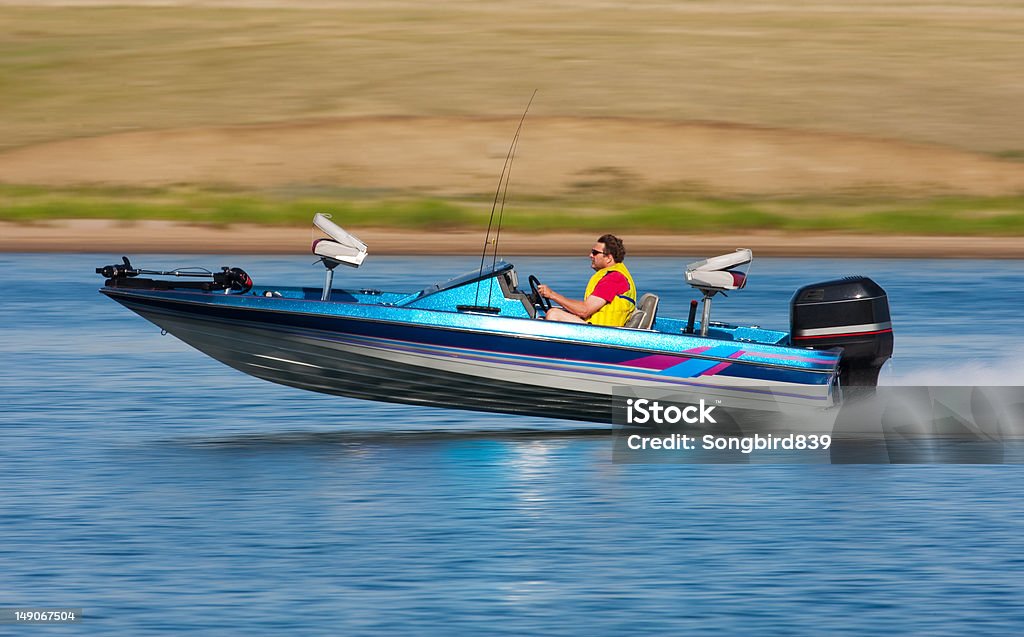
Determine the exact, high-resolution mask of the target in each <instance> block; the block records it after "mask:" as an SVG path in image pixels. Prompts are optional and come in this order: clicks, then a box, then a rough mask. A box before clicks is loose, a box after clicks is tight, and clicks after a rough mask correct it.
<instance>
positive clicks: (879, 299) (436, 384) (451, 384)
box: [96, 214, 893, 422]
mask: <svg viewBox="0 0 1024 637" xmlns="http://www.w3.org/2000/svg"><path fill="white" fill-rule="evenodd" d="M314 224H315V225H316V226H317V227H318V228H320V229H321V230H322V231H323V232H324V233H325V234H326V235H327V237H325V238H323V239H318V240H317V241H316V242H314V244H313V252H314V254H315V255H317V256H318V257H320V259H321V262H322V263H323V265H324V266H325V267H326V274H325V283H324V285H323V287H317V288H313V287H279V286H257V285H254V284H253V281H252V279H251V278H250V277H249V275H248V274H247V273H246V272H245V271H243V270H241V269H240V268H226V267H225V268H222V269H221V271H219V272H213V273H209V272H204V273H197V272H195V271H189V270H173V271H153V270H143V269H137V268H135V267H133V266H132V264H131V262H130V261H129V260H128V258H127V257H125V258H123V262H122V263H119V264H116V265H108V266H104V267H100V268H97V269H96V272H97V273H98V274H101V275H103V276H104V277H105V279H106V281H105V283H104V286H103V287H102V288H101V289H100V292H102V293H103V294H105V295H106V296H108V297H110V298H112V299H114V300H115V301H117V302H118V303H120V304H122V305H124V306H125V307H127V308H128V309H130V310H132V311H133V312H135V313H137V314H139V315H140V316H142V317H143V318H145V319H147V320H149V321H151V322H153V323H155V324H156V325H157V326H158V327H160V328H162V329H163V330H165V331H166V332H168V333H170V334H172V335H174V336H175V337H177V338H179V339H181V340H182V341H184V342H185V343H187V344H189V345H191V346H192V347H194V348H196V349H198V350H199V351H201V352H203V353H205V354H207V355H208V356H211V357H213V358H215V359H216V360H218V361H221V362H222V363H225V364H226V365H229V366H231V367H233V368H235V369H237V370H239V371H242V372H244V373H246V374H250V375H252V376H255V377H257V378H262V379H264V380H268V381H271V382H275V383H280V384H282V385H288V386H291V387H297V388H300V389H306V390H311V391H316V392H323V393H328V394H336V395H341V396H348V397H352V398H361V399H366V400H376V401H386V402H394V403H405V404H415V405H430V406H434V407H443V408H452V409H467V410H476V411H487V412H501V413H510V414H525V415H532V416H548V417H555V418H568V419H575V420H585V421H594V422H611V421H614V420H615V418H614V417H613V402H614V401H613V398H615V397H616V396H618V397H623V396H629V395H639V393H640V392H648V393H649V392H664V393H666V394H668V393H672V394H673V395H678V393H679V392H685V393H687V394H688V395H692V396H694V397H698V396H699V397H700V398H701V399H704V400H707V401H716V402H717V403H718V404H722V402H723V401H727V402H728V404H731V405H734V406H737V407H738V408H742V409H760V408H767V409H773V408H775V406H777V405H779V404H788V403H792V404H797V405H802V406H811V407H813V408H822V409H827V408H830V407H834V406H836V405H837V404H838V403H839V402H840V401H841V400H842V393H843V390H844V389H845V388H849V387H858V386H859V387H873V386H874V385H875V384H876V383H877V378H878V371H879V369H880V368H881V366H882V364H883V363H885V361H886V360H887V359H888V358H889V357H890V356H891V354H892V346H893V334H892V325H891V322H890V316H889V305H888V300H887V297H886V294H885V291H884V290H883V289H882V288H881V287H879V286H878V285H877V284H876V283H875V282H874V281H872V280H871V279H868V278H866V277H848V278H844V279H839V280H834V281H826V282H821V283H814V284H811V285H807V286H804V287H802V288H800V289H799V290H797V291H796V293H795V294H794V296H793V298H792V301H791V316H790V331H789V332H784V331H775V330H769V329H761V328H759V327H744V326H737V325H727V324H722V323H717V322H713V321H711V307H712V299H713V297H715V295H717V294H719V293H721V292H727V291H733V290H739V289H742V288H744V287H745V286H746V284H747V277H746V275H745V274H744V273H743V271H741V270H740V269H739V268H741V267H743V266H745V265H746V264H749V263H750V262H751V260H752V254H751V251H750V250H746V249H739V250H736V251H734V252H732V253H728V254H724V255H721V256H718V257H713V258H709V259H705V260H703V261H698V262H696V263H692V264H690V265H689V266H687V269H686V271H685V278H686V281H687V283H688V284H689V285H691V286H693V287H694V288H695V289H696V290H698V291H699V292H700V293H701V295H702V296H703V307H702V308H701V312H700V317H699V318H698V317H697V310H698V302H697V301H696V300H694V301H692V302H691V305H690V313H689V316H688V317H686V318H671V317H666V316H662V315H660V314H658V301H659V299H658V297H657V295H654V294H645V295H643V297H641V298H640V299H638V300H637V305H636V310H635V311H634V312H633V314H632V315H631V316H630V318H629V320H628V322H627V323H626V325H625V326H624V327H605V326H596V325H586V324H582V325H580V324H570V323H557V322H553V321H545V320H543V315H544V312H545V310H546V309H547V308H548V306H547V305H546V299H544V298H543V297H541V295H540V294H539V293H538V292H537V287H538V285H539V281H538V280H537V278H536V277H534V276H529V277H528V284H527V285H526V286H525V287H524V286H522V285H521V283H520V279H519V275H518V273H517V272H516V270H515V268H514V267H513V265H512V264H511V263H507V262H505V261H498V260H495V261H494V262H493V263H491V264H490V266H489V267H483V266H481V268H479V269H476V270H473V271H472V272H468V273H466V274H463V275H461V276H456V277H454V278H452V279H449V280H447V281H442V282H439V283H434V284H431V285H427V286H426V287H423V288H421V289H418V290H413V291H408V292H392V291H382V290H377V289H339V288H335V287H334V286H333V276H334V271H335V268H336V267H337V266H339V265H346V266H351V267H359V266H360V265H361V264H362V263H363V260H364V259H365V257H366V255H367V246H366V245H365V244H364V243H362V242H361V241H359V239H357V238H356V237H355V236H353V235H352V234H350V233H348V232H346V231H345V230H344V229H343V228H341V227H339V226H338V225H336V224H334V223H333V222H332V221H331V220H330V219H329V218H328V216H326V215H321V214H318V215H316V217H315V218H314ZM187 277H202V278H204V279H206V280H188V279H187Z"/></svg>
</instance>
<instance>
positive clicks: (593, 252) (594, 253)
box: [590, 250, 608, 257]
mask: <svg viewBox="0 0 1024 637" xmlns="http://www.w3.org/2000/svg"><path fill="white" fill-rule="evenodd" d="M599 254H608V253H607V252H601V251H600V250H591V251H590V256H592V257H596V256H597V255H599Z"/></svg>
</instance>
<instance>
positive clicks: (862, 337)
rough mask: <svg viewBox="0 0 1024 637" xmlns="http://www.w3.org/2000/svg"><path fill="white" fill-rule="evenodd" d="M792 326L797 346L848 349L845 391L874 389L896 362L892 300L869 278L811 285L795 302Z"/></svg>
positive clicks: (842, 374)
mask: <svg viewBox="0 0 1024 637" xmlns="http://www.w3.org/2000/svg"><path fill="white" fill-rule="evenodd" d="M789 323H790V335H791V337H790V338H791V341H792V344H793V345H794V346H795V347H808V348H811V349H831V348H833V347H842V348H843V358H842V362H841V363H840V376H839V382H840V383H841V384H842V385H843V386H844V387H851V386H867V387H874V386H875V385H877V384H878V371H879V370H880V369H881V368H882V365H883V364H884V363H885V361H887V360H889V358H891V357H892V321H891V319H890V318H889V299H888V298H887V297H886V295H885V290H883V289H882V288H881V287H880V286H879V285H878V284H877V283H875V282H874V281H872V280H871V279H869V278H867V277H863V276H850V277H846V278H843V279H837V280H835V281H825V282H824V283H812V284H811V285H805V286H804V287H802V288H800V289H799V290H797V291H796V294H794V295H793V300H792V301H791V302H790V313H789Z"/></svg>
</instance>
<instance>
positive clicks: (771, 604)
mask: <svg viewBox="0 0 1024 637" xmlns="http://www.w3.org/2000/svg"><path fill="white" fill-rule="evenodd" d="M584 247H585V246H584ZM115 260H117V259H116V258H115V255H102V256H94V255H71V256H68V255H52V256H51V255H32V256H28V255H26V256H19V255H0V266H2V267H0V273H2V274H0V279H2V287H3V290H4V295H3V300H2V301H0V355H2V360H3V364H2V366H0V391H2V396H0V398H2V401H3V410H2V412H0V414H2V415H0V426H2V428H3V436H4V437H3V444H2V446H0V480H2V482H0V485H2V497H0V607H13V606H22V607H24V606H34V607H74V608H82V609H83V615H84V619H83V620H82V623H81V624H79V625H78V626H77V627H70V626H64V627H53V628H46V627H40V626H33V627H21V628H18V629H17V631H18V632H17V634H22V633H28V632H32V633H37V632H38V633H39V634H50V633H53V634H56V633H58V632H59V633H60V634H70V633H72V632H76V633H87V634H114V635H143V634H150V633H165V632H170V631H181V630H189V629H201V630H202V631H204V632H207V633H225V634H227V633H232V634H240V633H246V634H268V635H269V634H274V635H277V634H323V635H337V634H346V635H350V634H370V633H380V632H395V633H401V634H444V635H448V634H459V633H463V634H512V635H521V634H567V635H568V634H572V635H577V634H595V635H601V634H608V635H619V634H637V633H644V634H678V633H682V632H696V633H712V632H727V633H738V634H778V635H794V634H797V635H800V634H806V635H820V634H850V635H863V634H879V633H884V634H922V635H946V634H948V635H954V634H999V635H1007V634H1016V633H1019V632H1020V631H1021V630H1022V628H1024V601H1022V600H1024V577H1022V573H1024V558H1021V555H1022V554H1024V512H1022V511H1024V507H1022V503H1024V500H1022V498H1021V486H1020V485H1021V483H1022V478H1024V471H1022V469H1021V468H1020V467H1019V466H949V465H945V466H941V465H939V466H896V467H891V466H828V465H767V466H741V465H654V464H652V465H622V464H615V463H612V462H611V438H610V437H609V435H608V433H607V430H606V429H604V428H601V427H597V426H588V425H586V424H585V423H569V422H563V421H551V420H544V419H536V418H518V417H510V416H500V415H489V414H473V413H469V412H454V411H445V410H438V409H431V408H413V407H406V406H398V405H386V404H377V403H366V402H360V401H355V400H349V399H344V398H336V397H327V396H320V395H315V394H309V393H304V392H300V391H298V390H293V389H289V388H285V387H279V386H275V385H271V384H268V383H265V382H262V381H258V380H255V379H252V378H249V377H247V376H244V375H242V374H240V373H238V372H235V371H233V370H231V369H229V368H227V367H224V366H222V365H220V364H218V363H216V362H214V361H212V360H210V359H207V358H206V357H204V356H203V355H201V354H199V353H198V352H195V351H193V350H191V349H189V348H188V347H186V346H184V345H182V344H181V343H180V342H178V341H176V340H175V339H174V338H173V337H170V336H165V337H161V336H160V334H159V330H158V329H157V328H155V327H154V326H152V325H150V324H148V323H146V322H145V321H143V320H142V319H140V318H138V317H136V316H134V315H133V314H131V313H130V312H128V311H127V310H124V309H123V308H121V307H120V306H118V305H117V304H115V303H113V302H112V301H110V300H108V299H106V298H104V297H102V296H101V295H99V294H97V293H96V289H97V288H98V287H99V285H100V284H101V279H100V277H98V276H96V275H95V274H93V273H92V268H94V267H95V266H98V265H103V264H104V263H107V262H113V261H115ZM134 261H135V262H136V264H138V265H142V266H145V267H160V268H165V267H166V268H170V267H174V266H179V265H192V264H200V265H206V266H208V267H214V266H220V265H241V266H243V267H245V268H246V270H247V271H248V272H249V273H250V274H251V275H252V276H253V277H254V278H255V279H256V280H257V282H260V283H263V282H266V283H271V282H274V283H279V284H289V283H302V284H309V285H317V284H319V282H320V277H321V274H320V272H319V269H317V268H314V267H311V266H310V265H309V262H310V261H311V259H308V258H304V257H295V258H270V257H232V258H223V257H212V258H211V257H195V256H189V257H180V256H168V255H158V256H147V257H138V258H136V259H135V260H134ZM473 261H474V260H473V259H472V258H471V257H445V258H436V259H412V258H383V257H377V258H372V259H371V260H370V261H368V262H367V265H365V266H364V268H363V269H361V270H359V271H351V270H345V271H339V279H338V283H339V285H344V284H350V285H352V286H358V287H362V286H374V287H383V288H398V289H416V288H419V287H422V285H424V284H426V283H428V282H431V281H434V280H441V279H446V278H448V277H449V276H450V275H452V274H455V273H458V272H461V271H464V270H466V269H469V268H470V267H472V266H473V265H474V264H473ZM514 261H515V262H516V263H517V266H518V269H519V272H520V276H521V277H523V278H524V280H525V276H526V274H529V273H537V274H538V275H539V276H540V278H541V279H542V280H543V281H545V282H548V283H550V284H551V285H552V286H554V287H555V288H556V289H561V290H564V291H566V292H572V291H575V290H577V288H582V285H583V283H584V282H585V280H586V277H587V275H588V270H587V260H586V259H585V258H582V257H581V258H580V259H540V258H530V259H526V258H522V259H514ZM687 261H688V259H678V260H677V259H631V260H630V267H631V269H632V270H633V272H634V274H635V275H636V278H637V281H638V285H639V287H640V288H641V292H643V291H648V290H650V291H657V292H659V293H660V294H661V296H662V308H661V310H660V312H665V313H669V314H676V315H680V316H683V315H685V311H686V306H687V304H688V302H689V299H690V298H691V294H690V293H689V290H688V289H686V286H685V285H684V284H683V283H682V268H683V265H684V264H685V263H686V262H687ZM845 274H865V275H868V276H871V277H873V278H875V279H876V280H877V281H878V282H879V283H881V284H882V285H883V287H885V288H886V289H887V291H888V292H889V295H890V301H891V303H892V306H893V315H894V323H895V329H896V343H897V349H896V357H895V359H894V361H893V362H892V363H891V365H890V366H889V368H888V369H887V370H886V371H885V373H884V381H885V382H888V383H932V384H938V383H943V381H945V384H964V383H968V384H971V383H973V384H994V383H1001V384H1003V383H1006V384H1024V383H1022V374H1021V372H1022V369H1024V365H1022V364H1021V363H1020V362H1019V361H1020V359H1021V357H1022V354H1024V348H1022V340H1021V337H1022V336H1024V317H1022V313H1021V311H1020V308H1021V307H1024V303H1022V301H1024V294H1022V292H1021V289H1022V287H1021V285H1020V284H1021V281H1022V280H1024V265H1022V264H1020V263H1017V262H982V261H888V260H871V261H825V260H796V259H774V260H773V259H759V260H757V261H755V263H754V269H753V271H752V273H751V276H752V279H751V287H750V288H749V289H747V290H743V291H741V292H738V293H736V294H733V295H730V297H729V298H728V299H720V300H718V301H717V305H716V315H715V318H716V319H718V320H726V321H733V322H740V323H747V324H749V323H758V324H760V325H762V326H764V327H776V328H781V329H786V326H787V320H788V319H787V315H788V314H787V313H788V305H787V304H788V301H789V298H790V296H791V295H792V292H793V290H795V289H796V288H797V287H799V286H800V285H803V284H805V283H808V282H811V281H815V280H821V279H825V278H832V277H834V276H840V275H845ZM8 628H10V627H8ZM2 631H3V629H0V632H2ZM12 634H13V633H12Z"/></svg>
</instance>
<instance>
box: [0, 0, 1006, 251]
mask: <svg viewBox="0 0 1024 637" xmlns="http://www.w3.org/2000/svg"><path fill="white" fill-rule="evenodd" d="M1022 43H1024V6H1022V5H1021V4H1020V3H1019V2H1010V1H1001V0H955V1H951V2H944V3H940V4H936V3H934V2H930V1H925V0H893V1H886V2H882V1H874V0H865V1H850V0H847V1H826V2H815V3H804V2H799V3H792V2H791V3H782V2H777V1H773V0H743V1H717V2H716V1H700V0H697V1H691V2H668V1H664V2H659V1H647V2H626V1H622V2H619V1H615V0H607V1H596V0H594V1H586V0H562V1H554V2H540V1H536V2H534V1H530V0H523V1H518V2H504V3H497V2H478V1H474V2H471V1H462V0H440V1H438V2H431V3H421V2H403V1H382V2H356V1H347V0H180V1H176V0H120V1H119V2H116V3H112V2H103V1H101V0H35V1H33V2H28V1H27V0H22V1H18V0H0V95H2V99H0V219H4V220H7V221H32V220H38V219H53V218H57V217H60V218H83V217H84V218H113V219H139V218H143V219H165V220H172V221H187V222H202V223H215V224H227V223H233V222H238V221H255V222H258V223H265V224H283V225H301V226H308V223H309V218H310V217H311V214H312V212H311V211H312V210H314V209H318V210H324V209H331V210H335V211H336V212H337V213H339V215H340V219H341V220H343V223H346V224H347V225H354V226H369V225H374V226H381V225H383V226H390V227H406V228H436V227H443V228H478V227H481V223H483V224H484V225H485V224H486V216H487V214H488V212H489V209H490V200H491V198H492V197H493V192H494V188H495V186H496V184H497V180H498V175H499V174H500V172H501V169H502V165H503V163H504V159H505V155H506V153H507V151H508V148H509V145H510V143H511V141H512V137H513V135H514V133H515V130H516V125H517V123H518V120H519V118H520V117H521V115H522V113H523V110H524V109H525V107H526V104H527V102H528V101H529V99H530V96H531V95H532V93H533V91H534V90H535V89H536V90H537V96H536V98H535V99H534V101H533V104H532V106H531V108H530V113H529V116H528V118H527V120H526V124H525V127H524V130H523V134H522V137H521V140H520V143H519V146H518V149H517V155H516V160H515V164H514V170H513V175H512V185H511V187H510V200H509V211H510V212H513V214H511V215H509V216H508V219H507V222H508V223H509V224H510V225H509V226H508V227H509V228H511V229H522V230H531V231H535V230H541V231H558V230H570V231H571V230H587V231H588V232H589V231H591V230H600V229H602V228H605V227H616V228H621V227H623V225H624V224H628V226H627V227H628V228H629V229H630V230H631V231H633V232H643V231H651V232H656V233H657V232H689V231H696V232H713V231H720V232H726V231H729V232H732V231H737V230H776V231H784V232H794V231H795V232H815V233H822V232H836V231H839V232H861V233H864V232H866V233H870V234H874V233H885V234H890V235H892V234H896V235H901V234H902V235H905V234H934V235H948V236H964V235H1006V234H1009V235H1020V234H1024V215H1022V213H1021V212H1020V211H1021V208H1022V206H1021V203H1022V202H1024V197H1022V193H1024V129H1022V128H1021V127H1020V126H1019V114H1020V113H1021V112H1024V76H1022V75H1021V74H1020V69H1021V68H1024V44H1022Z"/></svg>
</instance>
